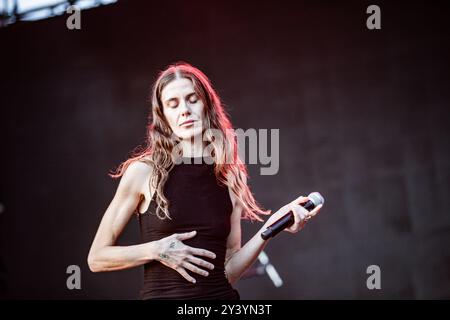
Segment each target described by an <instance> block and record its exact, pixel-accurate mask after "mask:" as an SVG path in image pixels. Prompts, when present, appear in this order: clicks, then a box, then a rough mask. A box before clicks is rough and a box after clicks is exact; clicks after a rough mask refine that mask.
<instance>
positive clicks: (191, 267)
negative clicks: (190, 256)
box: [183, 261, 209, 277]
mask: <svg viewBox="0 0 450 320" xmlns="http://www.w3.org/2000/svg"><path fill="white" fill-rule="evenodd" d="M183 267H185V268H186V269H188V270H191V271H192V272H195V273H198V274H199V275H201V276H204V277H207V276H209V272H208V271H206V270H203V269H200V268H199V267H196V266H194V265H193V264H192V263H189V262H187V261H185V262H183Z"/></svg>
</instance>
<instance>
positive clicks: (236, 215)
mask: <svg viewBox="0 0 450 320" xmlns="http://www.w3.org/2000/svg"><path fill="white" fill-rule="evenodd" d="M230 194H231V191H230ZM232 198H233V199H234V196H232ZM233 203H234V205H233V213H232V214H231V231H230V234H229V236H228V240H227V252H226V257H225V273H226V276H227V278H228V282H229V283H231V284H234V283H235V282H237V281H238V280H239V278H240V277H241V276H242V274H243V273H244V272H245V271H246V270H247V269H248V268H250V267H251V266H252V264H253V263H254V262H255V261H256V259H257V258H258V255H259V254H260V253H261V251H262V250H264V247H265V246H266V245H267V243H268V241H264V240H263V239H262V238H261V237H260V235H259V234H260V233H261V232H262V231H263V229H262V228H261V230H260V231H258V232H257V233H256V234H255V235H254V236H253V238H251V239H250V240H249V241H248V242H247V243H246V244H245V245H244V246H243V247H242V248H241V214H242V206H241V205H240V204H239V203H238V201H237V200H235V199H234V200H233Z"/></svg>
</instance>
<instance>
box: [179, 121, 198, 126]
mask: <svg viewBox="0 0 450 320" xmlns="http://www.w3.org/2000/svg"><path fill="white" fill-rule="evenodd" d="M194 122H195V120H186V121H184V122H182V123H181V124H180V127H182V126H186V125H190V124H192V123H194Z"/></svg>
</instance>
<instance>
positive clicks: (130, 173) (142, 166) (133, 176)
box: [121, 160, 153, 193]
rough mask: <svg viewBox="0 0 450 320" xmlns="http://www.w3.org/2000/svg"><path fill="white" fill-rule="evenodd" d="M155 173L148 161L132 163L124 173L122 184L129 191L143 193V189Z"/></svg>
mask: <svg viewBox="0 0 450 320" xmlns="http://www.w3.org/2000/svg"><path fill="white" fill-rule="evenodd" d="M152 172H153V169H152V166H151V164H150V163H148V162H146V161H140V160H136V161H133V162H131V163H130V164H129V165H128V167H127V168H126V170H125V172H124V173H123V177H122V179H121V184H122V185H123V186H124V187H125V188H126V189H128V190H129V191H135V192H136V191H137V192H139V193H143V188H144V187H145V185H146V184H147V182H148V181H149V179H150V176H151V174H152Z"/></svg>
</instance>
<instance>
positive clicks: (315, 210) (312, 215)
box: [309, 204, 323, 217]
mask: <svg viewBox="0 0 450 320" xmlns="http://www.w3.org/2000/svg"><path fill="white" fill-rule="evenodd" d="M322 206H323V204H319V205H318V206H317V207H315V208H314V210H312V211H311V212H310V213H309V215H310V216H311V217H314V216H315V215H316V214H318V213H319V211H320V209H321V208H322Z"/></svg>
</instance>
